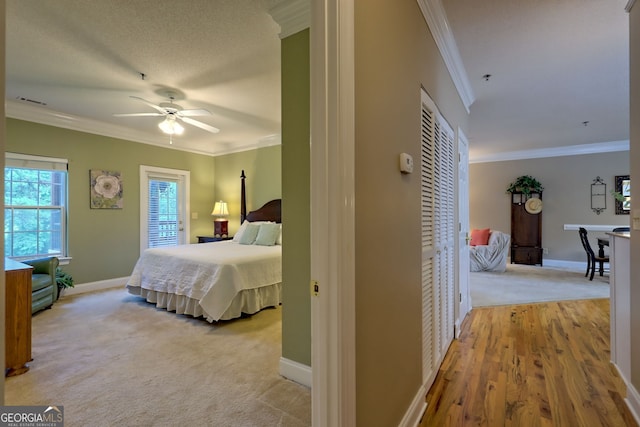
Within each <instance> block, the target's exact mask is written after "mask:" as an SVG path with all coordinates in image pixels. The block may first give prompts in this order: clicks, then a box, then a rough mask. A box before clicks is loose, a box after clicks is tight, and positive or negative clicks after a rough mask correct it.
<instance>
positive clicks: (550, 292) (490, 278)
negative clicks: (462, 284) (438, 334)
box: [469, 264, 609, 307]
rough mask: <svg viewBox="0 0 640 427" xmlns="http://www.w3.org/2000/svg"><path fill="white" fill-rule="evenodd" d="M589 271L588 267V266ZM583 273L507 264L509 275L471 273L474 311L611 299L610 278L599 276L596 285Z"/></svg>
mask: <svg viewBox="0 0 640 427" xmlns="http://www.w3.org/2000/svg"><path fill="white" fill-rule="evenodd" d="M585 269H586V265H585ZM584 273H585V271H584V270H580V271H576V270H571V269H562V268H552V267H540V266H531V265H522V264H507V271H505V272H504V273H496V272H490V271H482V272H472V273H471V276H470V279H469V286H470V290H471V304H472V307H488V306H495V305H507V304H524V303H532V302H546V301H563V300H576V299H592V298H609V276H608V274H607V273H605V275H604V276H602V277H600V276H599V275H598V273H597V272H596V275H595V276H594V278H593V281H589V278H588V277H584Z"/></svg>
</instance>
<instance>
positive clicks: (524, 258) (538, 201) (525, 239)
mask: <svg viewBox="0 0 640 427" xmlns="http://www.w3.org/2000/svg"><path fill="white" fill-rule="evenodd" d="M511 263H512V264H529V265H540V266H542V193H541V192H540V193H529V194H525V193H511Z"/></svg>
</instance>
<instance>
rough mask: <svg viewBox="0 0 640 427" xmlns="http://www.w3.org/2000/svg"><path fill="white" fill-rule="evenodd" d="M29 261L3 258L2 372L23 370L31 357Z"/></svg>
mask: <svg viewBox="0 0 640 427" xmlns="http://www.w3.org/2000/svg"><path fill="white" fill-rule="evenodd" d="M32 269H33V267H31V266H30V265H27V264H23V263H21V262H17V261H14V260H12V259H9V258H5V259H4V274H5V290H6V292H5V344H4V345H5V376H7V377H11V376H14V375H20V374H24V373H25V372H27V371H28V370H29V367H28V366H27V362H30V361H31V360H32V359H31V274H32Z"/></svg>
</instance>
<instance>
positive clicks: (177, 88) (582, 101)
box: [6, 0, 629, 159]
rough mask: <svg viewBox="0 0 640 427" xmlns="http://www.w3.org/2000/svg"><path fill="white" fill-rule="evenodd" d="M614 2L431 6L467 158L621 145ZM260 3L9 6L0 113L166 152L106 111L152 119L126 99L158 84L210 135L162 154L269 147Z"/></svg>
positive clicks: (623, 40)
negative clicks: (460, 77) (463, 93)
mask: <svg viewBox="0 0 640 427" xmlns="http://www.w3.org/2000/svg"><path fill="white" fill-rule="evenodd" d="M626 2H627V0H607V1H603V0H482V1H478V0H442V4H443V6H444V10H445V11H446V14H447V18H448V20H449V23H450V27H451V28H452V30H453V34H454V37H455V40H456V43H457V46H458V49H459V51H460V56H461V57H462V62H463V65H464V68H465V70H466V74H467V77H468V80H469V83H470V86H471V87H472V89H473V94H474V96H475V101H474V102H473V104H471V106H470V117H469V128H468V130H467V132H466V134H467V137H468V138H469V141H470V152H471V158H472V159H473V158H482V157H485V158H486V157H488V156H492V155H496V154H499V153H505V152H513V151H520V150H536V149H547V148H551V147H565V146H574V145H583V144H596V143H605V145H606V144H607V143H610V142H612V141H613V142H615V141H624V140H628V138H629V101H628V93H629V86H628V82H629V75H628V69H629V67H628V16H627V14H626V12H625V11H624V6H625V5H626ZM271 4H274V1H273V0H216V1H212V0H189V1H186V2H177V1H175V0H173V1H170V0H135V1H132V0H109V1H87V0H56V1H43V0H19V1H18V0H11V1H8V2H7V82H6V96H7V115H8V116H9V117H18V118H27V119H33V120H36V121H38V120H37V119H34V117H36V116H39V115H40V116H47V115H48V116H49V118H53V119H55V120H56V121H57V122H60V121H62V122H65V121H66V122H67V123H68V126H69V127H75V128H80V129H82V126H83V124H80V123H78V122H79V118H81V119H83V120H85V119H87V120H89V123H88V124H84V126H85V128H86V129H87V130H91V129H98V128H101V130H100V131H99V132H101V133H104V134H111V135H113V136H120V137H123V138H126V139H131V140H134V141H141V142H147V143H152V144H160V145H167V144H168V137H167V136H166V135H164V134H162V133H160V131H159V129H158V128H157V123H158V122H159V119H158V118H155V117H136V118H131V117H114V116H113V113H133V112H153V110H152V109H151V108H150V107H148V106H146V105H144V104H143V103H141V102H139V101H136V100H134V99H131V98H130V96H138V97H141V98H144V99H146V100H149V101H151V102H153V103H160V102H163V101H167V99H166V96H167V90H168V89H170V90H171V91H173V92H175V93H176V94H177V99H176V102H177V103H178V104H179V105H181V106H182V107H184V108H188V109H190V108H204V109H207V110H209V111H210V112H211V113H212V115H211V116H210V117H198V118H197V119H198V120H201V121H202V122H205V123H207V124H209V125H212V126H215V127H217V128H219V129H220V130H221V131H220V133H219V134H215V135H214V134H210V133H208V132H206V131H203V130H201V129H199V128H196V127H193V126H188V125H187V126H185V128H186V130H185V133H184V134H183V135H182V136H176V137H174V141H173V144H174V145H173V146H174V147H176V148H180V149H188V150H190V151H195V152H201V153H208V154H219V153H224V152H230V151H236V150H242V149H249V148H254V147H256V146H264V145H271V144H274V143H278V142H279V140H280V40H279V38H278V33H279V31H280V29H279V26H278V25H277V24H276V23H275V22H274V21H273V19H272V18H271V16H270V15H269V13H268V7H269V5H271ZM141 73H143V74H144V75H145V77H144V79H143V78H142V76H141ZM485 74H490V75H491V78H490V79H489V81H485V79H484V78H483V76H484V75H485ZM21 98H26V99H30V100H33V101H39V102H43V103H45V104H46V105H45V106H40V105H37V104H35V103H33V102H29V101H21V100H19V99H21ZM583 122H588V123H587V126H585V125H584V124H583ZM105 129H106V131H105Z"/></svg>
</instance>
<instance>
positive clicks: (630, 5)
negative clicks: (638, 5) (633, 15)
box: [624, 0, 636, 12]
mask: <svg viewBox="0 0 640 427" xmlns="http://www.w3.org/2000/svg"><path fill="white" fill-rule="evenodd" d="M635 2H636V0H629V2H628V3H627V5H626V6H625V8H624V10H626V11H627V12H631V8H632V7H633V5H634V4H635Z"/></svg>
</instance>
